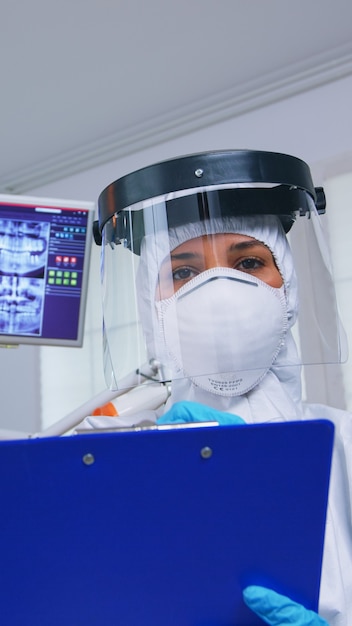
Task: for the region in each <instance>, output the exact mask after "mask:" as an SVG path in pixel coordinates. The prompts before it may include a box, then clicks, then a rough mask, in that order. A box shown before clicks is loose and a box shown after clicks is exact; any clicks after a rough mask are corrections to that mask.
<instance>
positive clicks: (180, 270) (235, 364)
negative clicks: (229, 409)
mask: <svg viewBox="0 0 352 626" xmlns="http://www.w3.org/2000/svg"><path fill="white" fill-rule="evenodd" d="M218 237H219V239H222V241H221V246H218V251H219V253H218V254H217V253H216V245H215V247H214V245H213V246H212V253H211V254H207V255H206V254H203V255H199V256H198V257H197V258H196V260H194V258H192V261H191V262H190V260H189V258H187V259H186V257H187V254H188V253H187V251H186V252H185V251H183V250H182V245H181V246H179V248H177V249H175V250H174V251H173V253H172V255H173V256H171V264H172V266H173V267H172V268H171V270H172V271H169V272H166V271H165V268H161V271H160V276H159V285H158V291H159V298H158V294H157V302H156V308H157V314H158V320H159V331H160V336H161V337H162V343H163V344H164V350H165V352H166V354H167V356H168V361H169V363H168V364H169V366H170V367H171V369H172V370H173V375H174V377H175V378H180V377H186V378H189V379H191V380H192V382H193V383H194V384H195V385H196V386H198V387H200V388H202V389H204V390H206V391H210V392H211V393H213V394H218V395H222V396H239V395H242V394H245V393H247V392H248V391H250V390H251V389H253V388H254V387H255V386H256V385H257V384H258V383H259V382H260V381H261V380H262V378H263V377H264V376H265V374H266V373H267V371H268V370H269V369H270V367H271V366H272V364H273V363H274V361H275V359H276V357H277V355H278V353H279V352H280V349H281V347H282V345H283V343H284V339H285V334H286V331H287V328H288V320H287V304H286V297H285V292H284V286H283V281H282V277H281V275H280V273H279V271H278V269H277V267H276V265H275V262H274V260H273V257H272V255H271V252H270V250H269V249H268V248H266V246H265V254H267V255H268V256H267V261H265V262H264V263H263V262H260V261H258V260H256V259H255V258H253V257H251V256H250V255H247V256H246V255H245V254H244V253H243V251H241V255H240V257H239V258H240V260H238V262H237V261H236V262H234V259H231V262H229V255H227V256H226V255H224V252H226V250H227V249H228V250H230V256H231V255H233V245H232V246H231V245H230V248H229V247H228V246H226V245H225V246H224V243H226V244H228V243H229V242H228V241H226V242H224V240H223V236H221V235H219V236H218ZM227 237H231V235H230V236H227ZM232 237H236V235H234V236H232ZM237 237H238V236H237ZM216 238H217V235H215V236H213V237H212V242H213V244H214V241H215V242H216ZM242 239H243V240H247V239H249V238H247V237H242ZM194 241H196V240H194ZM252 242H253V240H252ZM190 243H191V242H187V245H188V246H189V244H190ZM217 243H218V244H219V243H220V242H219V241H218V242H217ZM242 243H243V242H242ZM256 243H258V242H256ZM261 245H262V246H263V244H261ZM263 247H264V246H263ZM236 254H237V256H239V255H238V253H237V252H236ZM225 256H226V258H225ZM173 259H177V261H176V262H175V261H174V260H173ZM180 261H181V263H182V264H180ZM219 261H220V262H221V263H222V266H220V267H219V266H218V263H219ZM226 265H232V267H227V266H226ZM233 266H235V267H233ZM236 267H241V268H242V269H241V270H239V269H236ZM166 276H169V277H170V276H171V277H172V279H171V280H170V279H169V280H167V278H166Z"/></svg>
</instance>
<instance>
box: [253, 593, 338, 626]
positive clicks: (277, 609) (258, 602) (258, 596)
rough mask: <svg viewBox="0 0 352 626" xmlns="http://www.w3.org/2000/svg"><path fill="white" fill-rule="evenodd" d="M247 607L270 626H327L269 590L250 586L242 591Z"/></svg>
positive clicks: (309, 612)
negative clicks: (286, 625) (287, 625)
mask: <svg viewBox="0 0 352 626" xmlns="http://www.w3.org/2000/svg"><path fill="white" fill-rule="evenodd" d="M243 599H244V601H245V603H246V604H247V606H248V607H249V608H250V609H251V610H252V611H253V612H254V613H256V614H257V615H258V616H259V617H261V619H262V620H264V622H266V623H267V624H270V626H285V624H290V626H328V623H327V622H326V621H325V620H324V619H322V618H321V617H319V615H318V614H317V613H315V612H314V611H309V610H308V609H305V608H304V607H303V606H302V605H301V604H297V602H293V600H290V598H286V596H282V595H280V594H279V593H276V592H275V591H272V590H271V589H266V588H265V587H257V586H255V585H253V586H252V585H251V586H250V587H246V589H244V591H243Z"/></svg>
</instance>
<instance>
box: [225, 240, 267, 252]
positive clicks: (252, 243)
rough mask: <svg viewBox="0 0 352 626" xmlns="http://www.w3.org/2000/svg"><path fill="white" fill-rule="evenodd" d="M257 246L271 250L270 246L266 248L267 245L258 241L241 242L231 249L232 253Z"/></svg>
mask: <svg viewBox="0 0 352 626" xmlns="http://www.w3.org/2000/svg"><path fill="white" fill-rule="evenodd" d="M257 246H260V247H261V248H265V249H266V250H269V248H268V246H266V245H265V243H263V242H262V241H257V240H256V239H253V240H252V241H240V242H239V243H233V244H231V246H230V248H229V249H230V250H231V251H234V250H246V249H248V248H256V247H257Z"/></svg>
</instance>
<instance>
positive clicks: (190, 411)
mask: <svg viewBox="0 0 352 626" xmlns="http://www.w3.org/2000/svg"><path fill="white" fill-rule="evenodd" d="M191 422H218V424H220V425H221V426H229V425H237V424H245V422H244V421H243V419H242V418H241V417H239V416H238V415H233V414H232V413H222V412H221V411H217V410H216V409H212V408H211V407H210V406H206V405H205V404H198V402H176V403H175V404H173V405H172V407H171V409H170V410H169V411H167V413H165V414H164V415H162V417H159V419H158V420H157V422H156V423H157V424H188V423H191Z"/></svg>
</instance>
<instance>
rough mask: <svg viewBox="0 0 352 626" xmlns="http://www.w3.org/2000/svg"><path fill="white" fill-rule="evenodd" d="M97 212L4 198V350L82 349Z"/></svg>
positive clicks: (0, 307)
mask: <svg viewBox="0 0 352 626" xmlns="http://www.w3.org/2000/svg"><path fill="white" fill-rule="evenodd" d="M94 209H95V206H94V203H90V202H76V201H68V200H56V199H48V198H35V197H29V196H12V195H0V344H7V345H17V344H39V345H50V346H54V345H57V346H59V345H60V346H72V347H74V346H77V347H79V346H81V345H82V343H83V328H84V317H85V309H86V299H87V286H88V272H89V260H90V251H91V243H92V235H91V233H92V223H93V218H94Z"/></svg>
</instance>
